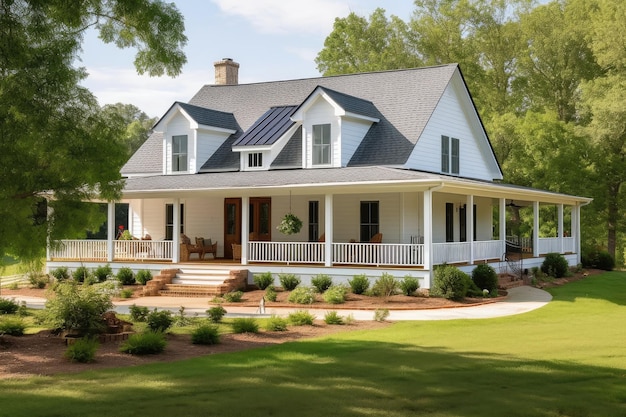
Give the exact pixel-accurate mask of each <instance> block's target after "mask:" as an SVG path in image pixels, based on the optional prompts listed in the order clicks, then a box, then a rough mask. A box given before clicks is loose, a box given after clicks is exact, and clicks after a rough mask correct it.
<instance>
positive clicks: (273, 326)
mask: <svg viewBox="0 0 626 417" xmlns="http://www.w3.org/2000/svg"><path fill="white" fill-rule="evenodd" d="M265 330H268V331H270V332H284V331H285V330H287V319H284V318H282V317H278V316H274V315H273V316H272V317H270V318H269V319H267V322H265Z"/></svg>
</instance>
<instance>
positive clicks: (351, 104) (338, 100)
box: [292, 86, 380, 122]
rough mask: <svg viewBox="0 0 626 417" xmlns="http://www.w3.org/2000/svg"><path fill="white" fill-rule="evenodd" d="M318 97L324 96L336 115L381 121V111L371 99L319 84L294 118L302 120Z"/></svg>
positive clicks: (297, 110)
mask: <svg viewBox="0 0 626 417" xmlns="http://www.w3.org/2000/svg"><path fill="white" fill-rule="evenodd" d="M318 97H323V98H324V99H325V100H326V101H327V102H328V103H329V104H331V105H332V106H333V108H334V109H335V116H350V117H354V118H357V119H364V120H368V121H370V122H379V121H380V117H379V116H380V112H379V111H378V110H377V109H376V106H374V104H373V103H372V102H371V101H369V100H364V99H361V98H358V97H354V96H351V95H349V94H344V93H340V92H339V91H335V90H331V89H330V88H325V87H322V86H317V87H316V88H315V90H313V92H311V94H309V96H308V97H307V98H306V99H305V100H304V101H303V102H302V104H300V106H298V108H297V109H296V111H295V112H294V114H293V116H292V119H293V120H297V121H302V120H303V119H304V113H305V112H306V111H307V110H308V109H309V108H311V106H313V105H314V103H315V101H316V99H317V98H318Z"/></svg>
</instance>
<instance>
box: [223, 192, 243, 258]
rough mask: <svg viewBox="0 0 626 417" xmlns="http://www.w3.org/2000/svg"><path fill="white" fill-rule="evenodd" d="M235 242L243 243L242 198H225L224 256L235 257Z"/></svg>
mask: <svg viewBox="0 0 626 417" xmlns="http://www.w3.org/2000/svg"><path fill="white" fill-rule="evenodd" d="M233 243H235V244H241V198H226V199H224V258H226V259H232V258H233Z"/></svg>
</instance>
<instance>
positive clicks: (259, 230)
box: [248, 197, 272, 241]
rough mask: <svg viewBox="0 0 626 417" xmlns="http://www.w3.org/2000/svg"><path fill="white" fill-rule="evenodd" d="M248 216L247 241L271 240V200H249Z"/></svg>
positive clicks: (259, 198) (261, 198)
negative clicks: (248, 234)
mask: <svg viewBox="0 0 626 417" xmlns="http://www.w3.org/2000/svg"><path fill="white" fill-rule="evenodd" d="M249 215H250V217H249V220H248V226H249V228H250V229H249V230H250V236H249V240H260V241H270V240H272V199H271V198H269V197H255V198H251V199H250V213H249Z"/></svg>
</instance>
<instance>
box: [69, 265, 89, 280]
mask: <svg viewBox="0 0 626 417" xmlns="http://www.w3.org/2000/svg"><path fill="white" fill-rule="evenodd" d="M90 275H91V272H89V269H88V268H87V267H86V266H79V267H78V268H76V269H75V270H74V272H72V278H73V279H74V281H76V282H84V281H85V279H86V278H88V277H89V276H90Z"/></svg>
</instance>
